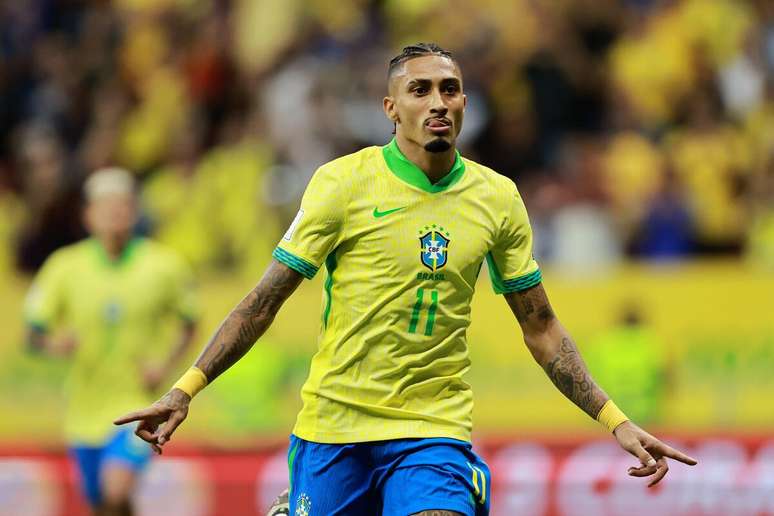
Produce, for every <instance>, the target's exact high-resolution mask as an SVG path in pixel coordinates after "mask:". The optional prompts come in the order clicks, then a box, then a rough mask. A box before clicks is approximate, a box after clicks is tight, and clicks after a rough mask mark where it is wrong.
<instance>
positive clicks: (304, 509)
mask: <svg viewBox="0 0 774 516" xmlns="http://www.w3.org/2000/svg"><path fill="white" fill-rule="evenodd" d="M310 512H312V500H310V499H309V496H307V494H306V493H301V495H300V496H299V497H298V500H296V516H309V513H310Z"/></svg>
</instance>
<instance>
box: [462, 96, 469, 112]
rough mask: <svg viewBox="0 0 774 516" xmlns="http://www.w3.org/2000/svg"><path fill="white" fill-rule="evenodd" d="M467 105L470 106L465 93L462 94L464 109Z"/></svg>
mask: <svg viewBox="0 0 774 516" xmlns="http://www.w3.org/2000/svg"><path fill="white" fill-rule="evenodd" d="M466 107H468V96H467V95H465V94H464V93H463V94H462V109H463V110H464V109H465V108H466Z"/></svg>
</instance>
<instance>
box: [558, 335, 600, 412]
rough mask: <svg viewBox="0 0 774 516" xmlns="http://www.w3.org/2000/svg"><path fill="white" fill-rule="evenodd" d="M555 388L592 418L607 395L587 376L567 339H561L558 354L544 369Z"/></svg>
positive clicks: (570, 341) (574, 347)
mask: <svg viewBox="0 0 774 516" xmlns="http://www.w3.org/2000/svg"><path fill="white" fill-rule="evenodd" d="M544 369H545V371H546V374H547V375H548V377H549V378H550V379H551V381H552V382H553V383H554V385H556V387H557V388H558V389H559V390H560V391H561V392H562V394H564V395H565V396H567V398H569V399H570V400H572V402H573V403H575V404H576V405H578V407H580V408H581V409H582V410H583V411H584V412H586V413H587V414H588V415H590V416H591V417H592V418H596V417H597V414H599V411H600V410H601V409H602V405H604V404H605V402H606V401H607V400H608V396H607V394H605V392H604V391H603V390H602V389H600V388H599V386H597V384H596V383H595V382H594V380H593V379H592V378H591V375H590V374H589V371H588V368H587V367H586V364H585V363H584V362H583V359H582V358H581V356H580V353H578V348H577V347H576V346H575V344H574V343H573V342H572V340H570V338H569V337H563V338H562V342H561V344H560V345H559V352H558V353H557V354H556V356H555V357H554V358H553V359H551V360H550V361H549V362H548V363H547V364H546V365H545V367H544Z"/></svg>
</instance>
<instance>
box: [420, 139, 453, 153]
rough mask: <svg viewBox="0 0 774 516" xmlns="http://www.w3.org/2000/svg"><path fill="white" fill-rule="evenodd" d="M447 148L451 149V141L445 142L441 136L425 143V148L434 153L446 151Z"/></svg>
mask: <svg viewBox="0 0 774 516" xmlns="http://www.w3.org/2000/svg"><path fill="white" fill-rule="evenodd" d="M449 149H451V143H449V142H447V141H446V140H444V139H443V138H436V139H435V140H431V141H429V142H428V143H426V144H425V150H426V151H427V152H432V153H434V154H435V153H438V152H446V151H447V150H449Z"/></svg>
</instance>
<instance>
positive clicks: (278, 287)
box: [114, 261, 303, 453]
mask: <svg viewBox="0 0 774 516" xmlns="http://www.w3.org/2000/svg"><path fill="white" fill-rule="evenodd" d="M302 279H303V276H302V275H301V274H299V273H298V272H296V271H294V270H293V269H290V268H289V267H287V266H285V265H283V264H281V263H279V262H277V261H272V263H271V265H269V268H268V269H267V270H266V273H265V274H264V275H263V278H261V281H260V282H259V283H258V286H256V287H255V288H254V289H253V290H252V291H251V292H250V293H249V294H248V295H247V296H245V298H244V299H242V301H241V302H240V303H239V304H238V305H237V306H236V308H234V309H233V310H232V311H231V313H230V314H229V315H228V317H226V319H225V320H224V321H223V322H222V323H221V325H220V327H219V328H218V330H217V331H216V332H215V335H214V336H213V337H212V338H211V339H210V341H209V342H208V343H207V345H206V346H205V348H204V350H203V351H202V353H201V354H200V355H199V358H198V359H197V360H196V364H195V365H194V367H193V368H192V369H193V370H194V371H197V370H198V371H197V374H200V375H201V374H203V376H204V379H203V381H204V382H206V383H209V382H212V381H213V380H214V379H215V378H217V377H218V376H220V374H221V373H223V371H225V370H226V369H228V368H229V367H231V366H232V365H233V364H235V363H236V362H237V361H238V360H239V359H240V358H242V357H243V356H244V354H245V353H247V352H248V351H249V350H250V348H251V347H252V346H253V344H254V343H255V341H256V340H258V338H260V336H261V335H263V333H264V332H265V331H266V330H267V329H268V328H269V326H270V325H271V323H272V321H273V320H274V317H275V316H276V315H277V312H278V311H279V309H280V307H281V306H282V304H283V303H284V302H285V300H286V299H287V298H288V297H290V295H291V294H292V293H293V292H294V291H295V290H296V288H297V287H298V285H299V284H300V283H301V280H302ZM187 374H188V373H187ZM184 378H185V377H184ZM181 381H182V380H181ZM179 385H180V382H178V384H176V387H173V388H172V389H170V391H169V392H168V393H167V394H165V395H164V396H162V397H161V399H159V400H158V401H157V402H155V403H154V404H153V405H151V406H150V407H148V408H145V409H143V410H139V411H137V412H132V413H130V414H127V415H125V416H123V417H120V418H118V419H116V420H115V421H114V423H115V424H117V425H122V424H125V423H129V422H131V421H139V422H140V423H139V425H138V426H137V430H136V431H135V433H136V434H137V435H138V436H139V437H140V438H142V439H143V440H145V441H147V442H148V443H150V444H151V447H152V448H153V450H154V451H155V452H157V453H161V446H163V445H164V443H165V442H167V441H169V439H170V437H171V436H172V433H173V432H174V431H175V429H176V428H177V427H178V426H179V425H180V423H182V422H183V420H184V419H185V418H186V416H187V415H188V405H189V404H190V402H191V393H189V392H186V390H185V389H181V388H178V387H177V386H179Z"/></svg>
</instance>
